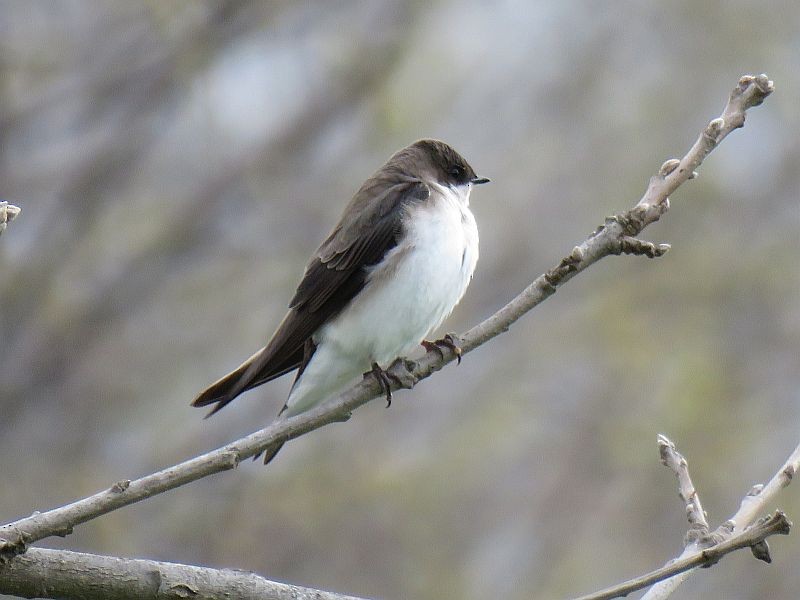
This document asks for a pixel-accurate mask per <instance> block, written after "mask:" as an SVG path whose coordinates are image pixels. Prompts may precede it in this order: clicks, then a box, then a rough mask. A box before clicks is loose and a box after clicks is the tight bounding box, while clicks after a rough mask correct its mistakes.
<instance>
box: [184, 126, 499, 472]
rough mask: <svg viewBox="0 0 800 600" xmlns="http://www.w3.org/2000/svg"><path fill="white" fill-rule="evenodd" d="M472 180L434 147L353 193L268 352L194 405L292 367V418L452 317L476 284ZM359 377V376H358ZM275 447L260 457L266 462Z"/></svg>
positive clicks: (417, 148)
mask: <svg viewBox="0 0 800 600" xmlns="http://www.w3.org/2000/svg"><path fill="white" fill-rule="evenodd" d="M488 181H489V180H488V179H485V178H479V177H477V176H476V175H475V171H473V169H472V167H470V166H469V164H468V163H467V161H465V160H464V159H463V158H462V157H461V155H459V154H458V152H456V151H455V150H454V149H453V148H451V147H450V146H448V145H447V144H445V143H444V142H441V141H438V140H420V141H418V142H415V143H413V144H411V145H410V146H408V147H407V148H404V149H402V150H400V151H399V152H397V153H395V154H394V156H392V157H391V158H390V159H389V161H388V162H387V163H386V164H385V165H383V167H381V168H380V169H378V171H377V172H376V173H375V174H374V175H373V176H372V177H370V178H369V179H367V181H366V182H364V184H363V185H362V186H361V189H359V190H358V192H356V194H355V196H354V197H353V199H352V200H351V201H350V203H349V204H348V205H347V207H346V208H345V210H344V214H342V217H341V219H340V220H339V223H338V224H337V225H336V227H334V228H333V231H332V232H331V234H330V235H329V236H328V238H327V239H326V240H325V241H324V242H322V245H321V246H320V247H319V249H318V250H317V251H316V252H315V253H314V255H313V257H312V258H311V261H310V262H309V263H308V266H307V267H306V270H305V273H304V275H303V279H302V281H301V282H300V285H299V286H298V288H297V292H296V293H295V295H294V298H292V301H291V302H290V303H289V312H288V313H287V314H286V316H285V317H284V318H283V321H281V323H280V325H279V326H278V329H277V331H275V333H274V334H273V336H272V339H271V340H270V341H269V343H268V344H267V345H266V346H265V347H264V348H262V349H261V350H259V351H258V352H256V353H255V354H253V356H251V357H250V358H248V359H247V360H246V361H245V362H244V363H243V364H242V365H241V366H240V367H238V368H237V369H236V370H235V371H233V372H231V373H229V374H228V375H225V376H224V377H222V378H221V379H219V380H218V381H216V382H214V383H213V384H211V385H210V386H209V387H208V389H206V390H205V391H203V392H202V393H201V394H200V395H199V396H197V398H195V400H194V401H193V402H192V405H193V406H208V405H212V404H213V405H215V406H214V408H213V410H212V411H211V413H209V416H210V415H212V414H214V413H216V412H217V411H218V410H220V409H221V408H223V407H224V406H225V405H227V404H228V403H229V402H231V401H232V400H233V399H234V398H236V397H237V396H238V395H239V394H241V393H242V392H244V391H246V390H249V389H252V388H254V387H256V386H259V385H261V384H262V383H266V382H268V381H271V380H272V379H275V378H276V377H280V376H281V375H284V374H286V373H288V372H290V371H294V370H295V369H297V376H296V378H295V380H294V384H293V385H292V388H291V391H290V393H289V398H288V399H287V401H286V404H285V405H284V407H283V409H281V412H280V413H279V416H283V417H289V416H293V415H297V414H299V413H302V412H304V411H306V410H309V409H310V408H312V407H313V406H316V405H317V404H319V403H320V402H322V401H323V400H324V399H326V398H327V397H329V396H331V395H333V394H335V393H337V392H339V391H341V390H342V389H344V387H345V386H347V384H348V383H350V382H351V381H352V380H354V379H355V378H356V377H357V376H358V375H359V374H361V373H363V372H364V371H365V370H367V371H368V370H369V367H370V365H371V366H372V373H374V374H375V376H376V377H377V378H378V380H379V381H380V382H381V384H382V386H384V389H385V391H386V392H387V397H388V398H391V396H390V395H389V393H388V392H389V387H388V381H387V380H386V373H385V371H384V369H386V368H387V367H388V366H389V364H390V363H391V362H392V361H393V360H394V359H396V358H397V357H400V356H406V355H407V354H408V353H409V352H410V351H411V350H412V349H413V348H414V347H415V346H417V345H419V344H423V345H424V346H425V347H426V348H430V347H431V345H432V344H431V343H430V342H426V341H425V337H426V336H427V335H428V334H429V333H430V332H431V331H433V330H434V329H436V328H437V327H438V326H439V325H441V323H442V321H444V319H445V318H446V317H447V316H448V315H449V314H450V312H451V311H452V310H453V308H454V307H455V306H456V304H458V302H459V300H461V297H462V296H463V295H464V292H465V291H466V289H467V286H468V285H469V282H470V280H471V279H472V273H473V271H474V270H475V264H476V262H477V260H478V228H477V226H476V224H475V217H474V216H473V215H472V212H471V211H470V209H469V195H470V191H471V190H472V186H473V185H476V184H481V183H487V182H488ZM365 375H366V374H365ZM281 445H282V444H280V445H277V446H274V447H272V448H270V449H268V450H267V452H266V454H267V455H266V459H265V462H269V460H271V459H272V458H273V457H274V456H275V454H277V452H278V450H279V449H280V447H281Z"/></svg>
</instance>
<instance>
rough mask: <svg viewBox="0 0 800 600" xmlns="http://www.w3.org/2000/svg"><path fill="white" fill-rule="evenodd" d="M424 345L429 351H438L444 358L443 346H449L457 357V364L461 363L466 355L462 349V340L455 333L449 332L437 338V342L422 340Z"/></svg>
mask: <svg viewBox="0 0 800 600" xmlns="http://www.w3.org/2000/svg"><path fill="white" fill-rule="evenodd" d="M422 347H423V348H425V350H427V351H428V352H430V351H431V350H433V351H434V352H436V353H437V354H438V355H439V356H440V357H441V359H442V360H444V352H443V351H442V348H443V347H444V348H448V349H449V350H450V351H451V352H452V353H453V354H455V357H456V364H459V365H460V364H461V357H462V356H463V355H464V352H463V350H461V340H460V339H458V336H457V335H456V334H455V333H448V334H446V335H445V336H444V337H443V338H442V339H440V340H436V341H435V342H429V341H428V340H422Z"/></svg>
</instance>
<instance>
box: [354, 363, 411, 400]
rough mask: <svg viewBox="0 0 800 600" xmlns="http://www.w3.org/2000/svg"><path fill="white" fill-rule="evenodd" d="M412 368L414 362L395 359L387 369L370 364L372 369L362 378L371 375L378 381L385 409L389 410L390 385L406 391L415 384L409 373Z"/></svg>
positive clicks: (376, 364)
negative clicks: (383, 396) (383, 397)
mask: <svg viewBox="0 0 800 600" xmlns="http://www.w3.org/2000/svg"><path fill="white" fill-rule="evenodd" d="M413 368H414V361H411V360H408V359H405V358H397V359H395V360H394V362H392V364H391V365H389V368H388V369H382V368H381V366H380V365H379V364H378V363H372V369H370V370H369V371H367V372H366V373H364V377H365V378H366V377H369V376H370V375H371V376H373V377H374V378H375V379H376V380H377V381H378V385H380V386H381V392H382V393H383V394H384V395H385V396H386V408H389V407H390V406H391V405H392V383H396V384H397V385H398V387H401V388H406V389H409V388H411V387H413V386H414V384H415V383H416V379H415V378H414V375H413V374H412V373H411V371H412V369H413Z"/></svg>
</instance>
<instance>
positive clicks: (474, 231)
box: [284, 185, 478, 416]
mask: <svg viewBox="0 0 800 600" xmlns="http://www.w3.org/2000/svg"><path fill="white" fill-rule="evenodd" d="M470 187H471V186H469V185H467V186H461V187H460V188H455V189H452V188H449V187H442V186H437V187H436V190H435V191H436V192H439V193H438V194H437V193H434V194H431V198H430V199H429V200H427V201H425V202H423V203H420V204H415V205H413V207H412V208H411V209H410V210H409V213H408V215H407V217H406V220H405V229H404V231H405V235H404V237H403V239H402V240H401V241H400V243H399V244H398V245H397V246H395V247H394V248H393V249H392V250H390V251H389V252H388V253H387V255H386V257H385V259H384V260H383V261H382V262H381V263H380V264H379V265H377V266H376V267H374V268H373V270H372V272H371V273H370V274H369V275H368V276H367V284H366V285H365V287H364V289H363V290H362V291H361V292H360V293H359V294H358V295H357V296H356V297H355V298H353V300H352V301H351V302H350V304H349V305H348V306H347V308H345V309H344V310H343V311H342V312H341V313H339V315H337V316H336V317H335V318H334V319H332V320H331V321H329V322H328V323H327V324H325V325H324V326H322V327H321V328H320V329H319V331H317V333H316V334H314V341H315V342H316V343H317V350H316V352H315V353H314V356H313V358H312V359H311V361H310V362H309V364H308V366H307V367H306V370H305V371H304V372H303V375H302V376H301V377H300V379H298V381H297V382H296V384H295V386H294V387H293V388H292V391H291V393H290V395H289V399H288V401H287V405H288V407H289V410H288V411H286V412H285V413H284V415H286V416H291V415H294V414H298V413H300V412H302V411H304V410H307V409H308V408H309V407H311V406H313V405H314V404H316V403H317V402H319V401H321V400H322V399H323V398H324V397H326V396H328V395H330V394H332V393H335V392H336V391H338V390H340V389H342V387H343V386H345V385H346V384H347V383H348V382H349V381H351V380H353V379H354V378H355V377H357V376H358V375H359V374H361V373H363V372H365V371H367V370H369V367H370V364H371V363H373V362H377V363H378V364H379V365H381V366H382V367H387V366H388V365H389V363H391V361H392V360H394V359H395V358H397V357H398V356H407V355H408V354H409V352H411V351H412V350H413V349H414V348H415V347H416V346H417V345H418V344H419V343H420V342H421V341H422V340H423V339H424V338H425V337H426V336H427V335H428V334H429V333H431V331H433V330H434V329H436V328H437V327H438V326H439V325H441V323H442V321H444V319H445V318H446V317H447V315H449V314H450V312H451V311H452V310H453V308H454V307H455V305H456V304H458V301H459V300H461V297H462V296H463V295H464V292H465V291H466V289H467V286H468V285H469V282H470V280H471V279H472V272H473V271H474V270H475V263H476V262H477V261H478V228H477V226H476V225H475V218H474V217H473V216H472V213H471V212H470V210H469V192H470Z"/></svg>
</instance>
